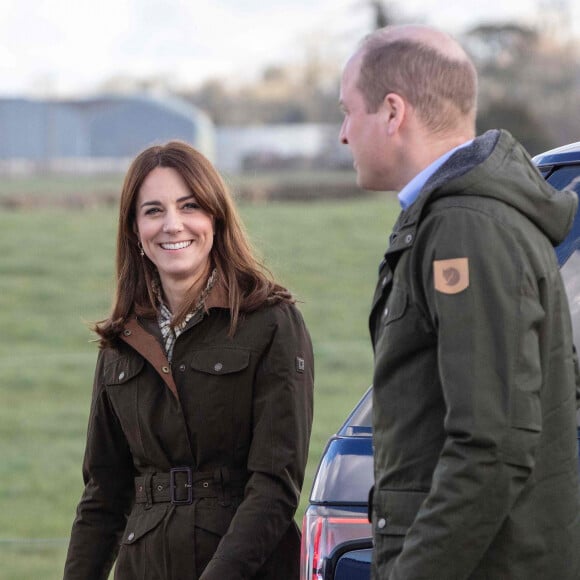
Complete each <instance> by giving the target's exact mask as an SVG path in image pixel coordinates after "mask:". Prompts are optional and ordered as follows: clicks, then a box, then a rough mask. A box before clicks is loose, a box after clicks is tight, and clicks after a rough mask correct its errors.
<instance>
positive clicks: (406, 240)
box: [405, 234, 413, 244]
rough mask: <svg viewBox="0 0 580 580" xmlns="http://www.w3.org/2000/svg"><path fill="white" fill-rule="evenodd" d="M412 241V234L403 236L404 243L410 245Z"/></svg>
mask: <svg viewBox="0 0 580 580" xmlns="http://www.w3.org/2000/svg"><path fill="white" fill-rule="evenodd" d="M412 241H413V234H407V235H406V236H405V243H407V244H410V243H411V242H412Z"/></svg>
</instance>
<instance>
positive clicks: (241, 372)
mask: <svg viewBox="0 0 580 580" xmlns="http://www.w3.org/2000/svg"><path fill="white" fill-rule="evenodd" d="M250 363H251V357H250V351H248V350H246V349H242V348H206V349H202V350H198V351H196V352H194V353H193V355H192V357H191V359H190V364H189V366H190V370H191V375H190V376H191V382H190V384H188V385H187V386H186V388H187V390H188V391H190V395H191V396H192V397H193V406H194V407H199V409H200V410H203V412H204V414H205V415H206V417H207V415H208V414H211V415H214V414H216V413H225V416H228V415H229V414H230V413H231V410H232V405H233V404H234V401H235V405H236V407H237V408H238V409H239V410H240V411H241V409H242V408H243V407H244V404H245V403H247V397H248V396H251V390H252V389H251V387H252V375H253V373H252V369H251V364H250Z"/></svg>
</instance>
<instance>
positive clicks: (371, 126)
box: [340, 53, 392, 191]
mask: <svg viewBox="0 0 580 580" xmlns="http://www.w3.org/2000/svg"><path fill="white" fill-rule="evenodd" d="M361 61H362V54H361V53H357V54H355V55H354V56H353V57H352V58H351V59H350V60H349V62H348V63H347V65H346V67H345V69H344V73H343V75H342V82H341V86H340V105H341V108H342V111H343V113H344V121H343V122H342V127H341V129H340V141H341V142H342V143H344V144H345V145H348V146H349V147H350V150H351V152H352V156H353V160H354V168H355V170H356V173H357V183H358V185H359V187H362V188H363V189H370V190H377V191H386V190H388V189H391V188H390V187H389V183H390V182H391V181H392V176H391V175H390V173H391V169H390V168H389V152H388V145H389V143H388V135H387V126H386V123H385V115H384V112H383V111H382V110H381V108H379V110H378V111H377V112H376V113H368V112H367V108H366V103H365V100H364V97H363V95H362V93H361V92H360V90H359V89H358V87H357V81H358V74H359V68H360V64H361Z"/></svg>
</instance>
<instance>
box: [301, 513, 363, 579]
mask: <svg viewBox="0 0 580 580" xmlns="http://www.w3.org/2000/svg"><path fill="white" fill-rule="evenodd" d="M370 537H371V525H370V524H369V521H368V519H367V518H366V516H362V515H361V514H360V513H356V514H352V516H351V515H341V516H332V515H321V514H320V513H318V512H317V511H316V506H311V507H310V508H309V509H308V511H307V512H306V514H305V515H304V519H303V522H302V549H301V554H300V580H324V572H325V567H326V562H327V560H328V557H329V556H330V555H331V554H332V552H333V550H334V549H335V548H336V547H337V546H339V545H340V544H342V543H343V542H347V541H349V540H360V539H363V538H370Z"/></svg>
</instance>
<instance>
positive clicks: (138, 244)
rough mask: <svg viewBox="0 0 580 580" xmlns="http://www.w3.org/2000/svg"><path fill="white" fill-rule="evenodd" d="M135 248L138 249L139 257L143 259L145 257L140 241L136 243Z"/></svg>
mask: <svg viewBox="0 0 580 580" xmlns="http://www.w3.org/2000/svg"><path fill="white" fill-rule="evenodd" d="M137 247H138V248H139V253H140V254H141V257H143V256H144V255H145V252H144V251H143V244H142V243H141V242H140V241H137Z"/></svg>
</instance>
